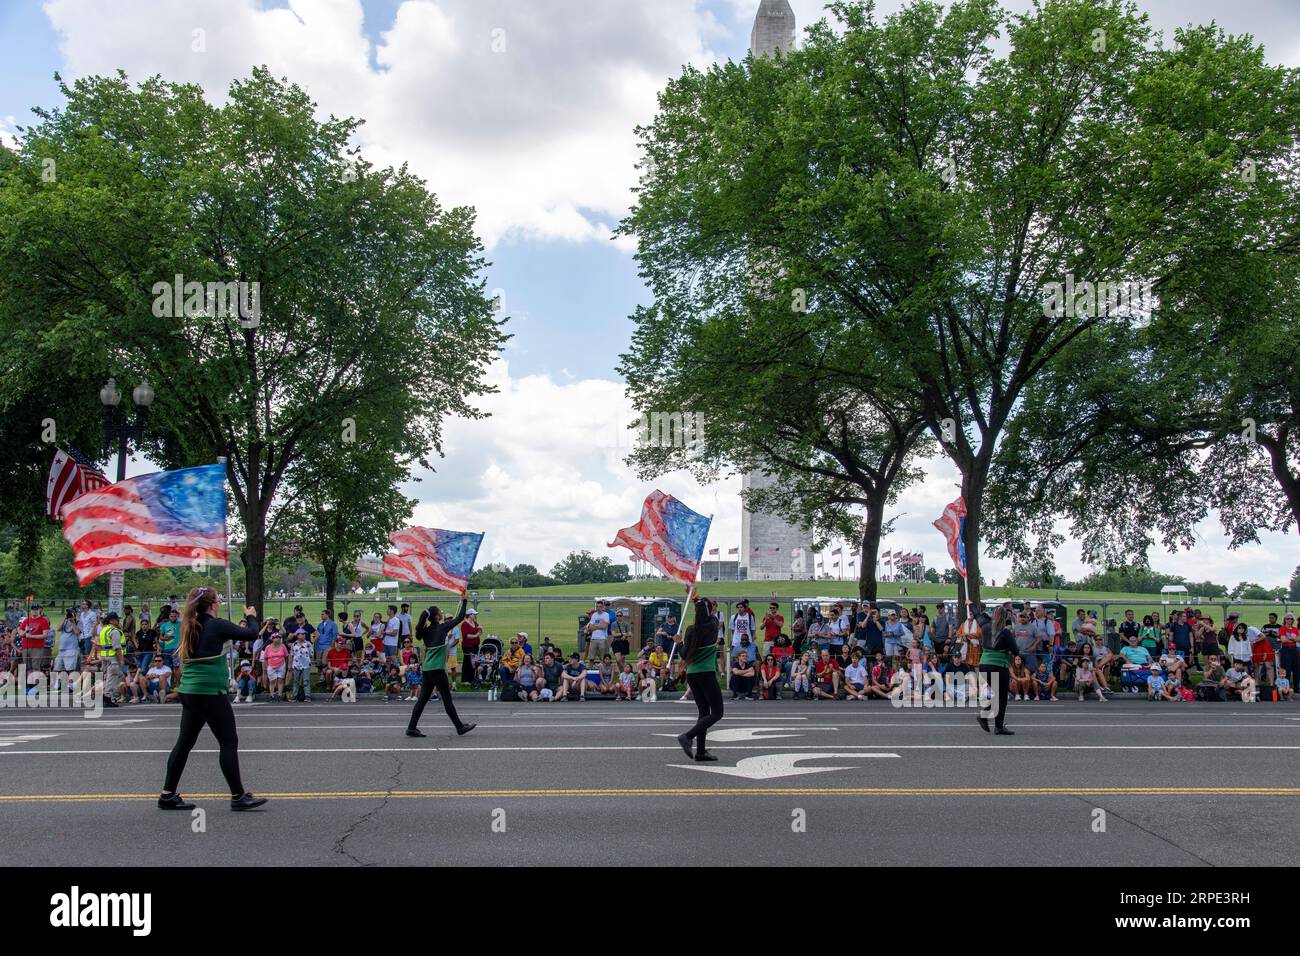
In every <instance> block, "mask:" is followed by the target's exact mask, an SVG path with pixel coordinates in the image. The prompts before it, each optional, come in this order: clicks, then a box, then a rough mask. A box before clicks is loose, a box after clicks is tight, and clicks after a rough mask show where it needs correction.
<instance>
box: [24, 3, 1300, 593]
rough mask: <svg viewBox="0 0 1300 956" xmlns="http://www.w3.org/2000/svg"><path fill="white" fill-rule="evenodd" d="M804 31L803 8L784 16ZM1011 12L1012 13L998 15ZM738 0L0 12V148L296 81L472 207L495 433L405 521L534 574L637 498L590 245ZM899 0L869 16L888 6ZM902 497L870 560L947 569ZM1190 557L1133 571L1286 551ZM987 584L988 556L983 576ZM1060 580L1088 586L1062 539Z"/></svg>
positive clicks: (485, 433) (604, 229) (926, 485)
mask: <svg viewBox="0 0 1300 956" xmlns="http://www.w3.org/2000/svg"><path fill="white" fill-rule="evenodd" d="M791 2H792V6H793V7H794V9H795V13H796V15H797V17H798V19H799V23H800V27H801V28H802V27H803V26H804V25H806V24H807V23H809V22H811V21H812V20H814V19H816V18H817V17H819V16H821V8H822V3H821V2H819V0H791ZM1010 5H1011V6H1012V7H1019V8H1024V7H1025V6H1027V5H1028V4H1027V0H1012V2H1011V3H1010ZM757 6H758V3H757V0H113V2H112V3H105V2H103V0H45V2H37V0H0V50H2V55H0V137H9V138H12V136H13V133H14V129H15V127H16V126H19V125H23V124H26V123H28V122H30V121H31V119H32V117H31V113H30V108H31V107H32V106H53V105H57V103H58V95H57V90H56V88H55V85H54V81H53V79H52V74H53V73H54V72H55V71H56V70H57V71H59V72H60V73H61V74H62V75H63V76H64V77H65V78H66V79H72V78H75V77H78V76H82V75H86V74H92V73H108V72H111V71H114V70H117V69H119V68H120V69H123V70H125V71H126V72H127V74H128V75H129V76H130V77H131V78H133V79H137V80H138V79H141V78H143V77H146V76H149V75H152V74H155V73H161V74H162V75H163V76H165V77H168V78H170V79H174V80H186V81H191V82H198V83H202V84H203V85H204V87H205V88H206V89H207V90H208V91H209V93H210V95H211V96H213V97H214V98H220V97H221V96H222V94H223V92H224V90H225V89H226V87H227V85H228V84H229V82H230V81H231V79H233V78H235V77H240V76H245V75H247V73H248V72H249V70H250V68H251V67H252V66H253V65H254V64H258V63H265V64H267V65H269V66H270V67H271V69H272V70H273V71H274V72H275V73H277V74H279V75H286V76H288V77H290V78H291V79H293V80H294V81H296V82H297V83H299V84H300V85H302V86H304V87H305V88H306V89H307V90H308V91H309V92H310V93H311V95H312V96H313V98H314V99H315V100H316V101H317V102H318V103H319V105H320V111H321V114H322V115H326V114H329V113H333V114H335V115H354V116H360V117H364V118H365V120H366V123H365V126H364V127H363V128H362V131H361V134H360V138H361V144H362V146H363V148H364V150H365V152H366V154H367V157H368V158H369V159H370V160H371V161H372V162H375V163H376V164H378V165H387V164H390V163H391V164H395V165H396V164H400V163H402V162H409V163H410V165H411V167H412V168H413V169H414V170H415V171H416V172H418V173H419V174H420V175H422V176H423V177H425V178H426V179H427V180H428V181H429V183H430V187H431V188H432V189H433V190H434V191H435V192H437V193H438V194H439V196H440V197H441V198H442V199H443V200H444V201H445V202H447V203H457V204H459V203H466V204H472V205H473V206H475V207H476V208H477V210H478V213H479V226H480V231H481V234H482V236H483V240H484V242H485V243H486V244H487V246H488V249H489V258H490V259H491V260H492V267H491V270H490V272H489V275H488V283H489V286H490V287H491V288H494V289H496V290H498V291H499V294H500V295H501V296H502V297H503V301H504V304H505V313H506V314H507V315H508V316H510V327H509V330H510V331H511V332H513V333H514V338H513V340H512V341H511V343H510V345H509V348H508V349H507V351H506V353H505V355H504V356H503V357H502V359H501V360H500V361H499V362H498V363H497V364H496V366H495V367H494V368H493V370H492V379H493V381H494V382H495V383H496V384H497V385H498V387H499V388H500V393H499V394H498V395H496V396H493V397H491V398H489V399H488V400H486V401H485V403H484V407H485V408H486V409H487V410H488V411H490V412H491V413H492V417H491V418H490V419H488V420H486V421H484V422H459V423H454V424H453V425H452V426H451V427H450V428H449V429H448V433H447V446H446V452H447V457H446V459H445V460H444V461H442V462H441V463H440V465H439V467H438V469H437V473H436V474H426V475H424V476H423V480H422V481H421V482H419V483H417V484H414V485H412V488H411V491H410V493H411V494H412V495H414V496H416V497H418V498H420V500H421V504H420V506H419V508H418V510H417V513H416V519H417V521H418V522H419V523H422V524H433V525H439V526H442V527H450V528H462V529H474V530H486V531H487V532H488V537H487V539H486V541H485V545H484V550H485V555H486V556H487V557H488V558H489V559H490V560H506V561H509V562H510V563H516V562H519V561H528V562H531V563H534V564H536V565H538V566H539V567H541V568H543V569H547V568H549V567H550V566H551V565H552V564H553V563H554V562H555V561H556V560H558V559H559V558H560V557H562V556H563V555H564V554H566V553H567V552H568V551H570V550H572V549H576V548H588V549H591V550H592V551H595V552H597V553H610V554H614V555H616V556H618V557H619V559H620V560H621V559H622V555H623V554H624V552H621V551H620V552H606V550H605V548H604V544H605V542H607V541H608V540H609V539H610V537H611V536H612V533H613V531H614V530H615V529H617V528H618V527H620V526H622V525H624V524H629V523H631V522H632V521H633V520H635V518H636V516H637V514H638V510H639V504H640V501H641V499H642V498H643V497H644V496H645V494H646V493H647V492H648V491H649V490H650V488H649V486H647V485H644V484H642V483H640V482H638V481H637V480H636V478H635V476H634V475H632V473H631V472H630V471H629V469H628V468H627V467H626V466H625V465H624V464H623V462H622V459H623V457H624V455H626V453H627V451H628V443H629V440H628V437H627V434H626V427H625V426H626V425H627V423H628V422H630V421H631V419H632V414H631V410H630V403H629V402H628V400H627V397H626V396H625V394H624V389H623V386H622V384H621V383H620V381H619V378H618V376H617V374H616V373H615V372H614V367H615V365H616V364H617V362H618V355H619V353H620V352H621V351H622V350H623V349H624V348H625V347H626V346H627V343H628V340H629V335H630V330H631V324H630V322H629V321H628V318H627V317H628V316H629V315H630V314H631V313H632V311H633V309H634V308H635V306H636V305H637V304H638V303H641V302H645V301H647V300H648V295H647V292H646V290H645V289H644V287H643V285H642V284H641V282H640V280H639V279H638V278H637V274H636V266H635V262H634V261H633V259H632V257H631V249H629V248H628V247H627V245H626V244H623V243H615V242H612V241H611V238H610V231H611V228H612V227H613V225H614V224H615V223H617V222H618V221H619V219H620V218H621V217H622V216H623V214H624V213H625V212H626V210H627V208H628V204H629V201H630V199H631V195H630V192H629V187H630V186H631V185H632V183H633V182H634V180H635V171H634V169H633V164H634V162H635V160H636V151H635V141H634V136H633V130H634V127H635V126H636V125H637V124H638V123H645V122H648V121H649V120H650V119H651V118H652V117H653V114H654V106H655V94H656V91H657V90H658V89H659V88H660V87H661V86H662V85H663V83H664V82H665V80H666V79H667V78H669V77H671V76H673V75H675V74H676V73H677V72H678V71H679V70H680V69H681V67H682V65H683V64H685V63H691V64H695V65H697V66H706V65H707V64H709V63H712V62H715V61H720V60H725V59H728V58H735V59H738V58H740V57H743V56H744V54H745V51H746V48H747V46H748V41H749V30H750V26H751V24H752V21H753V16H754V11H755V10H756V9H757ZM898 6H900V2H899V0H882V2H881V3H879V4H878V8H879V9H880V10H881V11H882V12H886V13H887V12H890V11H892V10H894V9H897V8H898ZM1145 8H1146V9H1147V11H1148V12H1149V13H1150V15H1151V18H1152V21H1153V23H1154V24H1155V25H1156V26H1157V27H1159V28H1162V29H1169V28H1172V27H1174V26H1176V25H1179V24H1183V23H1187V22H1206V21H1209V20H1211V19H1214V20H1217V22H1218V23H1219V24H1220V25H1221V26H1223V27H1224V28H1225V29H1227V30H1229V31H1230V32H1234V33H1251V34H1253V35H1255V36H1256V37H1257V38H1259V39H1261V40H1262V42H1264V44H1265V45H1266V48H1267V51H1268V54H1269V56H1270V58H1271V59H1272V60H1274V61H1278V62H1284V63H1288V64H1290V65H1300V2H1297V0H1236V2H1233V3H1228V2H1213V0H1145ZM928 471H929V478H928V479H927V480H926V481H925V482H923V483H922V484H920V485H918V486H916V487H915V488H913V489H911V490H909V491H908V492H907V493H906V494H905V495H904V496H903V500H902V501H901V502H900V503H899V505H898V508H897V511H896V513H898V514H901V515H903V517H902V518H901V519H900V521H899V522H898V529H899V530H898V533H897V534H895V535H894V536H893V538H892V539H891V540H890V541H889V542H887V544H888V545H889V546H891V547H893V548H894V549H898V550H915V551H925V552H926V553H927V555H928V556H929V557H930V560H929V562H928V563H930V564H932V565H935V566H938V567H943V566H944V562H943V559H942V551H943V549H942V540H941V539H940V537H939V535H938V534H937V532H935V531H934V529H933V528H932V527H930V524H929V522H930V521H931V520H933V518H934V517H936V516H937V515H938V514H939V512H940V510H941V509H942V507H943V505H944V503H946V502H947V501H949V500H951V498H952V497H953V493H954V488H953V484H954V482H955V480H956V474H955V471H954V470H953V469H952V468H951V467H950V466H949V465H947V464H946V462H945V461H941V460H940V461H935V462H933V463H932V466H931V467H930V468H929V469H928ZM658 484H659V487H661V488H662V489H663V490H665V491H667V492H670V493H673V494H677V495H678V496H680V497H682V498H683V499H684V500H685V501H686V502H687V503H688V504H690V505H691V506H692V507H694V508H696V510H699V511H704V512H712V513H713V514H714V515H715V521H714V526H713V527H714V530H713V533H712V535H711V536H710V542H709V547H714V546H719V547H721V548H723V549H724V551H725V549H726V548H728V547H735V546H736V545H737V544H738V542H739V536H740V506H739V498H738V491H739V479H737V478H731V479H729V480H725V481H722V482H720V483H718V484H716V485H711V486H708V487H700V486H699V485H697V484H696V483H695V482H694V481H692V480H691V479H689V478H688V477H686V476H684V475H676V476H667V477H665V478H663V479H662V480H661V481H660V482H658ZM1198 533H1199V536H1200V539H1201V542H1202V543H1201V544H1200V545H1199V546H1198V547H1197V548H1196V549H1195V550H1194V551H1193V552H1191V553H1190V554H1187V553H1182V554H1178V555H1168V554H1165V553H1164V552H1160V551H1156V552H1153V554H1152V555H1151V560H1152V564H1153V565H1154V566H1155V567H1156V568H1158V569H1160V570H1165V571H1169V572H1172V573H1179V574H1185V575H1187V576H1189V577H1192V578H1194V579H1197V580H1202V579H1204V578H1206V577H1209V578H1213V579H1215V580H1219V581H1221V582H1224V583H1227V584H1233V583H1236V582H1237V581H1239V580H1253V581H1259V582H1261V583H1265V584H1269V585H1277V584H1282V583H1285V581H1286V580H1287V578H1288V577H1289V575H1290V572H1291V570H1292V569H1293V568H1294V567H1295V566H1296V565H1297V564H1298V563H1300V552H1298V549H1297V548H1296V539H1295V538H1294V537H1290V538H1287V537H1284V536H1281V535H1274V536H1270V537H1268V538H1267V539H1266V540H1265V541H1264V542H1263V543H1262V544H1261V545H1259V546H1255V547H1251V548H1246V549H1242V550H1240V551H1236V552H1230V551H1228V549H1227V547H1226V544H1225V541H1224V538H1223V535H1222V534H1221V532H1220V530H1219V528H1218V526H1217V523H1215V522H1206V523H1205V524H1204V525H1203V526H1201V527H1200V528H1198ZM988 565H989V569H988V570H987V572H986V573H987V574H988V576H990V577H993V578H997V579H1001V578H1003V577H1005V575H1006V572H1007V570H1008V567H1007V565H1006V564H1005V563H1004V562H998V561H992V562H988ZM1058 566H1059V567H1060V569H1061V570H1062V572H1063V573H1065V574H1066V575H1067V576H1071V577H1075V576H1079V575H1081V574H1083V573H1086V571H1087V569H1086V568H1085V567H1084V566H1083V565H1082V564H1081V563H1080V562H1079V560H1078V554H1077V548H1076V547H1073V546H1071V545H1070V544H1067V546H1066V547H1065V549H1063V551H1062V553H1061V554H1060V556H1059V560H1058Z"/></svg>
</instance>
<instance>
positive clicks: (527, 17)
mask: <svg viewBox="0 0 1300 956" xmlns="http://www.w3.org/2000/svg"><path fill="white" fill-rule="evenodd" d="M44 9H45V11H46V14H47V15H48V17H49V19H50V21H51V22H52V24H53V25H54V27H55V29H56V31H57V32H58V34H59V38H60V50H61V52H62V54H63V59H64V64H65V65H64V68H63V69H64V72H65V74H66V75H67V76H68V77H70V78H73V77H77V76H82V75H86V74H91V73H111V72H112V71H114V70H116V69H118V68H122V69H124V70H126V71H127V73H128V75H130V76H131V77H132V78H133V79H136V80H139V79H142V78H144V77H145V76H149V75H152V74H154V73H161V74H162V75H163V76H164V77H167V78H168V79H172V80H186V81H192V82H197V83H201V84H202V85H203V86H204V88H205V89H206V90H207V92H208V94H209V96H211V97H213V98H220V97H221V96H222V95H223V94H224V91H225V90H226V88H227V86H228V84H229V83H230V81H231V80H232V79H234V78H237V77H242V76H247V75H248V73H249V71H250V69H251V68H252V67H253V66H254V65H256V64H261V63H265V64H267V65H268V66H269V67H270V68H271V70H272V71H273V72H274V73H275V74H276V75H284V76H288V77H289V78H290V79H292V80H293V81H295V82H297V83H299V84H300V85H302V86H303V87H305V88H306V89H307V90H308V92H309V93H310V95H311V96H312V97H313V98H314V99H315V100H316V101H317V102H318V104H319V106H320V112H321V114H322V115H325V114H328V113H333V114H335V115H339V116H343V115H350V116H360V117H364V118H365V120H366V123H365V125H364V126H363V127H362V129H361V131H360V133H359V137H360V141H361V144H362V146H363V148H364V150H365V153H366V156H367V158H369V159H370V160H371V161H373V162H376V163H378V164H380V165H388V164H394V165H397V164H400V163H403V162H409V163H410V164H411V167H412V168H413V169H414V170H415V171H416V172H417V173H419V174H420V175H422V176H424V177H425V178H426V179H428V181H429V183H430V186H431V188H432V189H433V190H434V191H435V192H436V193H438V195H439V197H440V198H441V199H443V201H444V202H446V203H447V204H449V205H451V204H472V205H474V206H475V207H476V208H477V209H478V212H479V217H480V219H479V222H480V232H481V234H482V235H483V237H484V239H485V241H486V242H487V243H488V244H489V245H491V244H493V243H495V242H496V241H498V240H499V239H500V238H501V237H503V236H505V235H508V234H513V235H517V236H520V237H526V238H543V239H559V240H565V241H571V242H581V241H590V240H607V239H608V238H609V234H610V231H611V228H612V226H613V224H614V223H616V222H617V221H618V219H619V218H621V216H622V214H623V213H624V211H625V210H626V209H627V207H628V204H629V200H630V198H631V195H630V193H629V187H630V186H632V185H633V184H634V182H635V177H636V173H635V169H634V163H635V162H636V149H635V139H634V135H633V130H634V128H635V126H636V125H637V124H638V123H645V122H648V121H649V120H650V119H651V118H652V117H653V115H654V110H655V102H656V100H655V97H656V94H657V93H658V91H659V89H660V88H661V87H662V86H663V84H664V82H665V80H666V79H667V78H668V77H670V76H672V75H675V74H677V73H678V72H679V71H680V69H681V67H682V65H683V64H684V63H688V62H689V63H695V64H698V65H702V66H703V65H707V64H708V63H711V62H713V61H714V60H716V59H717V58H718V55H717V54H716V53H715V52H714V51H712V50H710V49H709V48H708V39H709V37H711V36H714V35H716V34H718V33H719V27H718V25H717V23H716V22H715V21H714V20H713V18H712V16H711V15H710V14H708V13H707V12H706V11H703V10H701V9H699V8H697V6H696V4H695V3H693V2H692V0H654V2H653V3H645V2H641V0H601V2H599V3H589V2H587V0H548V3H546V4H545V5H541V4H533V3H520V2H517V0H439V2H432V0H405V2H403V3H402V4H401V5H400V6H399V7H398V8H397V12H396V16H395V17H394V20H393V22H392V24H391V25H390V26H389V27H388V28H387V29H386V30H384V32H383V33H382V36H381V38H380V40H379V42H378V44H377V45H375V46H374V47H373V48H372V46H371V44H370V43H369V41H368V40H367V39H366V37H365V35H364V33H363V31H362V22H363V20H362V7H361V4H360V2H359V0H290V2H289V8H288V9H263V8H262V7H261V5H260V4H259V3H258V2H256V0H185V2H161V0H118V2H114V3H112V4H105V3H101V2H99V0H47V2H46V3H45V7H44ZM195 31H202V32H201V33H196V32H195ZM196 47H201V49H196ZM372 56H373V60H372ZM620 246H621V248H623V249H625V250H626V249H627V248H628V243H627V242H626V241H625V242H623V243H621V244H620Z"/></svg>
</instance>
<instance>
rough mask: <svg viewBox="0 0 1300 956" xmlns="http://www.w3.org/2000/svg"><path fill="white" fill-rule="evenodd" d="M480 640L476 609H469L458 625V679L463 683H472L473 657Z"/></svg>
mask: <svg viewBox="0 0 1300 956" xmlns="http://www.w3.org/2000/svg"><path fill="white" fill-rule="evenodd" d="M482 639H483V628H482V627H480V626H479V623H478V609H477V608H470V609H469V610H468V611H466V612H465V620H464V621H462V622H461V625H460V679H461V681H462V682H463V683H466V684H472V683H474V655H476V654H477V653H478V649H479V642H480V641H481V640H482Z"/></svg>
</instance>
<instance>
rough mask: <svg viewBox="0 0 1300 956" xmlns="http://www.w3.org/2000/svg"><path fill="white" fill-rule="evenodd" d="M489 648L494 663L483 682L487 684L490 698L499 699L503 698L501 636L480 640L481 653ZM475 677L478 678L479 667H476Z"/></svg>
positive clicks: (484, 652)
mask: <svg viewBox="0 0 1300 956" xmlns="http://www.w3.org/2000/svg"><path fill="white" fill-rule="evenodd" d="M489 648H490V649H491V650H492V665H491V667H489V669H488V672H487V674H486V675H485V677H484V678H483V680H482V681H481V683H483V684H486V685H487V689H488V700H499V699H500V698H501V638H499V637H495V636H492V637H485V638H483V639H482V640H480V641H479V644H478V653H479V654H486V653H487V652H488V649H489ZM475 678H476V680H477V668H475Z"/></svg>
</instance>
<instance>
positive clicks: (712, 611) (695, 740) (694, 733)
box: [677, 598, 725, 762]
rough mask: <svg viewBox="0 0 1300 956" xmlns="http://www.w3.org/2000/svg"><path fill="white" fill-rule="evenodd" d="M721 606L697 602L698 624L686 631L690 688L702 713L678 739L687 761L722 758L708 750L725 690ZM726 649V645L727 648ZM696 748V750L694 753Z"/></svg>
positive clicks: (696, 619) (698, 599) (720, 713)
mask: <svg viewBox="0 0 1300 956" xmlns="http://www.w3.org/2000/svg"><path fill="white" fill-rule="evenodd" d="M716 609H717V605H716V604H715V603H713V602H710V601H707V600H705V599H704V598H696V599H695V621H694V623H692V624H691V626H690V627H688V628H687V629H686V633H685V638H686V647H685V649H684V650H683V651H682V656H683V657H684V658H685V659H686V662H687V663H686V684H687V686H688V687H689V688H690V690H691V697H692V698H693V699H694V701H695V707H696V709H697V710H698V711H699V717H698V719H697V720H696V721H695V724H694V725H693V726H692V727H691V729H690V730H688V731H686V733H684V734H681V735H680V736H678V738H677V743H678V744H679V745H680V746H681V748H682V750H683V751H684V752H685V753H686V756H687V759H690V760H696V761H701V762H703V761H711V760H717V759H718V758H717V757H715V756H713V754H711V753H709V751H708V749H707V748H706V737H707V734H708V730H709V728H710V727H712V726H713V725H714V724H716V723H717V722H718V721H719V720H721V719H722V688H721V687H719V686H718V647H719V644H720V641H721V639H720V638H719V636H718V620H717V617H716V614H717V610H716ZM724 646H725V645H724ZM692 746H693V747H694V750H692Z"/></svg>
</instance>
